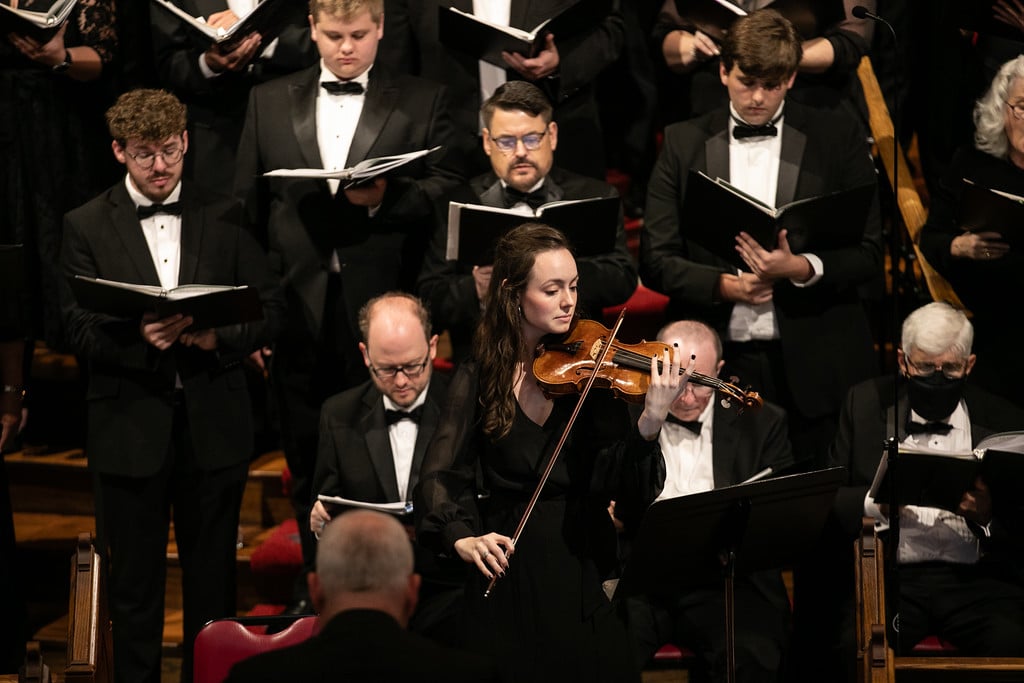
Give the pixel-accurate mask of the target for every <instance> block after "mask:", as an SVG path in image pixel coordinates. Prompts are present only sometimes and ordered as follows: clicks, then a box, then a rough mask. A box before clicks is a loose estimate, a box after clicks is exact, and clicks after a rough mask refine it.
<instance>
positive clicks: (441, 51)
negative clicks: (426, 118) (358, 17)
mask: <svg viewBox="0 0 1024 683" xmlns="http://www.w3.org/2000/svg"><path fill="white" fill-rule="evenodd" d="M386 4H387V15H388V25H389V29H388V33H387V35H386V36H385V39H384V42H383V43H382V44H381V61H382V62H383V63H385V64H389V65H391V66H393V67H394V68H396V69H400V70H402V71H403V72H406V73H414V74H417V75H419V76H422V77H424V78H429V79H430V80H432V81H435V82H437V83H443V84H444V85H446V86H447V87H448V89H449V92H450V94H451V98H452V102H454V105H453V111H452V116H453V118H454V120H455V125H456V126H458V128H459V129H460V130H463V131H466V132H468V133H471V134H473V135H477V134H478V133H479V132H480V128H481V121H480V106H481V104H482V103H483V102H486V101H487V100H488V99H489V98H490V97H491V95H492V94H493V93H494V91H495V89H496V88H498V86H500V85H501V84H503V83H505V82H507V81H512V80H525V81H528V82H530V83H533V84H534V85H536V86H537V87H538V88H540V89H541V90H543V91H544V94H545V95H546V96H547V97H548V99H549V100H550V101H551V102H553V103H554V119H555V121H557V122H558V125H559V126H561V128H562V130H563V137H562V151H561V153H560V154H559V156H560V158H561V165H562V166H563V167H564V168H567V169H569V170H572V171H574V172H576V173H581V174H583V175H586V176H590V177H592V178H599V179H602V180H603V179H604V177H605V170H606V168H605V166H606V164H605V155H604V141H603V137H602V133H601V124H600V114H599V112H598V107H597V100H596V99H595V96H594V82H595V81H596V80H597V78H598V76H599V75H600V74H601V73H602V72H603V71H604V70H605V69H606V68H607V67H608V66H610V65H611V64H613V63H614V62H615V61H616V60H618V58H619V55H620V54H621V52H622V46H623V43H624V41H625V28H624V26H623V20H622V16H621V15H620V13H619V9H618V6H619V2H618V0H583V2H582V3H581V7H580V8H578V9H580V10H583V11H582V12H579V13H577V9H574V10H573V11H574V15H573V17H572V18H571V20H569V21H567V22H566V24H557V23H556V26H557V27H558V28H556V32H557V35H554V34H549V35H548V36H547V38H546V39H545V42H544V46H543V48H542V49H541V50H540V52H538V53H537V54H536V55H534V56H533V57H531V58H526V57H524V56H522V55H520V54H515V53H505V55H504V60H505V64H503V65H500V66H496V65H494V64H490V63H488V62H484V61H482V60H479V59H477V58H476V57H475V56H474V55H472V54H469V53H468V52H464V51H463V50H462V49H460V47H461V46H460V45H458V44H455V45H452V44H445V43H442V42H441V39H440V33H439V27H438V9H439V8H442V9H447V8H448V7H449V6H451V7H454V8H455V9H458V10H461V11H463V12H467V13H470V14H473V15H475V16H477V17H480V18H481V19H483V20H485V21H488V22H490V23H492V24H497V25H501V26H512V27H516V28H519V29H523V30H526V31H532V30H533V29H534V28H535V27H537V26H538V25H539V24H541V23H542V22H544V21H547V20H548V19H551V18H552V17H554V16H555V15H557V14H559V13H560V12H561V11H562V10H564V9H565V8H566V7H567V6H568V5H571V4H572V3H567V2H565V0H506V2H481V1H480V0H436V1H435V0H426V1H424V0H387V3H386ZM484 125H486V124H484ZM484 168H485V167H478V168H476V169H475V170H476V171H477V172H482V171H483V170H484Z"/></svg>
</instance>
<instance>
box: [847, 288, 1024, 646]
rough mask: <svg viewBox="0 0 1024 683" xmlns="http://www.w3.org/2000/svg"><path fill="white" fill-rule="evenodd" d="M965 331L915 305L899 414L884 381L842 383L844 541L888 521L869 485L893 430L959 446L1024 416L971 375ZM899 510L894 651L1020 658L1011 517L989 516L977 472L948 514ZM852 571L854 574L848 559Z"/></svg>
mask: <svg viewBox="0 0 1024 683" xmlns="http://www.w3.org/2000/svg"><path fill="white" fill-rule="evenodd" d="M973 337H974V330H973V328H972V326H971V323H970V321H969V320H968V319H967V317H966V316H965V315H964V314H963V312H962V311H959V310H957V309H955V308H953V307H951V306H949V305H947V304H944V303H931V304H928V305H926V306H923V307H921V308H919V309H917V310H916V311H914V312H913V313H911V314H910V315H909V316H908V317H907V319H906V321H905V322H904V323H903V335H902V343H901V348H900V349H899V355H898V362H899V368H900V374H901V379H900V386H899V398H898V409H897V408H894V407H893V388H894V387H893V379H892V378H891V377H885V378H879V379H875V380H870V381H868V382H865V383H862V384H859V385H857V386H855V387H854V388H853V389H851V390H850V394H849V396H848V397H847V400H846V404H845V406H844V408H843V412H842V414H841V416H840V423H839V432H838V435H837V437H836V441H835V443H834V444H833V448H832V452H831V460H832V464H833V465H839V466H844V467H846V468H847V469H848V471H849V481H848V485H847V486H844V487H843V488H841V489H840V491H839V494H838V496H837V500H836V511H837V514H838V518H839V522H840V524H841V525H842V527H843V529H844V531H846V532H847V533H848V534H849V535H850V536H851V537H852V536H853V535H854V534H856V533H857V531H858V530H859V528H860V523H861V522H860V520H861V517H862V515H868V516H871V517H874V518H875V520H876V522H877V523H878V525H879V528H887V527H888V522H889V514H888V513H889V510H888V506H887V505H886V503H887V501H884V500H874V499H873V498H871V497H870V496H869V495H868V489H869V486H870V484H871V482H872V479H873V478H874V475H875V471H876V469H877V467H878V464H879V462H880V460H881V458H882V457H883V456H884V452H883V446H882V444H883V442H884V440H885V438H886V437H887V436H889V435H890V434H892V433H893V432H894V431H895V432H896V433H897V438H898V439H899V442H900V445H901V446H902V447H908V448H913V449H915V450H923V449H924V450H930V451H945V452H966V451H970V450H971V449H973V448H974V447H975V446H976V445H977V443H978V442H979V441H980V440H981V439H982V438H984V437H986V436H988V435H989V434H992V433H995V432H1001V431H1008V430H1015V429H1022V428H1024V413H1021V412H1020V411H1019V410H1018V409H1016V408H1015V407H1014V406H1012V405H1010V404H1009V403H1007V402H1005V401H1003V400H1002V399H1000V398H997V397H995V396H993V395H992V394H989V393H987V392H985V391H983V390H981V389H979V388H978V387H976V386H972V385H971V384H970V382H969V381H968V378H969V376H970V374H971V369H972V368H973V367H974V362H975V356H974V354H973V353H971V344H972V342H973ZM899 515H900V517H899V547H898V548H897V550H896V553H897V563H898V564H899V601H898V605H899V607H898V609H899V622H898V623H899V636H900V637H899V640H898V647H899V649H900V650H901V651H902V652H904V653H905V652H907V651H909V650H911V649H913V647H914V646H915V645H916V644H917V643H918V642H920V641H921V639H922V638H924V637H925V636H927V635H931V634H934V635H939V636H940V637H942V638H943V639H945V640H947V641H949V642H951V643H952V644H954V645H956V647H957V648H958V650H959V651H960V653H961V654H966V655H985V656H1016V657H1019V656H1024V573H1022V570H1021V567H1022V566H1024V565H1022V564H1021V562H1020V561H1021V557H1022V556H1021V553H1022V550H1021V549H1022V547H1024V546H1022V544H1021V541H1022V540H1024V539H1022V537H1021V533H1020V532H1021V526H1020V523H1021V519H1019V518H1016V517H1019V515H1015V518H1014V519H1008V518H1000V517H999V516H998V515H997V516H993V507H992V498H991V496H990V494H989V489H988V486H987V485H986V482H985V481H984V479H982V478H979V479H977V480H976V481H975V483H974V489H973V490H971V491H969V492H967V493H965V494H964V496H963V499H962V501H961V503H960V506H959V507H958V509H957V510H956V511H955V512H951V511H947V510H942V509H939V508H926V507H917V506H911V505H907V506H901V508H900V510H899ZM848 566H849V571H850V572H851V573H852V567H853V563H852V560H851V561H850V562H849V563H848ZM851 578H852V577H851ZM850 585H851V586H852V585H853V584H852V580H851V582H850ZM891 621H892V620H891V619H890V623H891Z"/></svg>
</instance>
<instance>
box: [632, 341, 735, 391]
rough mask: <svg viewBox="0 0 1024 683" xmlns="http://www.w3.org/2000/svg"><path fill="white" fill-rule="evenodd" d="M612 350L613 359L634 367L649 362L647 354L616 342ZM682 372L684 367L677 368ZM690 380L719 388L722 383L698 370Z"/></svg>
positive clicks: (647, 364)
mask: <svg viewBox="0 0 1024 683" xmlns="http://www.w3.org/2000/svg"><path fill="white" fill-rule="evenodd" d="M612 350H613V351H615V357H614V360H616V361H620V360H621V361H626V362H625V363H623V365H626V364H628V363H632V364H633V368H634V369H637V370H644V369H646V368H647V367H649V366H650V364H651V359H650V357H649V356H645V355H643V354H642V353H637V352H636V351H630V350H629V349H625V348H623V347H621V346H619V345H618V344H613V345H612ZM683 372H684V369H683V368H679V374H683ZM690 381H692V382H695V383H697V384H703V385H704V386H708V387H712V388H714V389H721V388H722V386H723V384H724V382H723V380H721V379H718V378H715V377H708V376H707V375H702V374H700V373H699V372H695V373H693V375H692V376H691V377H690Z"/></svg>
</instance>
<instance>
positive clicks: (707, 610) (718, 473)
mask: <svg viewBox="0 0 1024 683" xmlns="http://www.w3.org/2000/svg"><path fill="white" fill-rule="evenodd" d="M658 341H662V342H665V343H666V344H669V345H672V346H678V348H679V349H681V350H682V351H683V352H684V353H692V354H694V355H695V356H696V357H697V365H696V367H695V368H694V372H697V373H700V374H702V375H705V376H706V377H718V375H719V373H720V372H721V370H722V366H723V365H724V364H725V361H724V360H723V359H722V343H721V341H720V340H719V338H718V335H717V334H716V333H715V331H714V330H713V329H711V328H710V327H709V326H707V325H705V324H704V323H701V322H697V321H695V320H681V321H677V322H674V323H670V324H669V325H667V326H666V327H665V328H663V329H662V330H661V331H660V332H659V333H658ZM714 394H715V390H714V389H713V388H711V387H703V386H700V385H698V384H696V383H694V382H693V381H692V380H691V382H690V383H689V385H688V387H687V389H686V391H685V392H684V393H683V395H682V396H680V397H679V398H677V399H676V400H675V402H674V403H673V404H672V406H671V407H670V408H669V415H668V419H667V420H666V422H665V426H664V427H662V428H661V434H660V435H659V436H658V441H659V442H660V443H661V452H662V455H663V456H664V458H665V469H666V472H665V485H664V487H663V488H662V490H661V493H660V494H659V495H658V500H664V499H666V498H675V497H677V496H686V495H690V494H693V493H700V492H702V491H710V490H711V489H715V488H721V487H723V486H732V485H733V484H739V483H741V482H743V481H746V480H747V479H749V478H751V477H753V476H755V475H758V474H762V473H763V472H764V470H765V469H767V468H771V469H772V473H778V472H780V471H781V470H783V469H785V468H787V467H789V466H790V465H791V464H792V462H793V452H792V449H791V447H790V445H789V440H788V439H787V438H786V414H785V413H784V412H783V411H782V410H781V409H780V408H779V407H778V406H775V405H773V404H771V403H766V404H765V405H764V406H763V407H762V408H761V409H760V410H757V411H753V410H752V411H744V412H742V413H740V412H739V411H737V410H736V408H735V406H733V407H725V406H723V405H722V403H721V401H719V400H718V398H717V397H716V396H715V395H714ZM735 591H736V602H735V605H736V607H735V629H736V680H738V681H770V680H776V678H777V676H778V673H779V671H780V668H781V665H782V661H783V656H784V653H785V651H786V647H787V644H788V641H789V598H788V597H787V595H786V588H785V586H784V585H783V583H782V576H781V574H780V572H779V570H778V569H769V570H764V571H760V572H756V573H754V574H751V575H749V576H742V577H739V578H737V580H736V583H735ZM724 601H725V596H724V594H723V592H722V588H721V585H720V584H715V585H713V586H698V587H692V588H690V589H687V590H686V591H684V592H683V593H682V594H681V595H678V596H674V597H666V596H659V595H644V596H640V597H637V598H630V599H628V600H627V601H626V610H627V614H628V618H629V632H630V634H631V635H632V637H633V641H634V648H635V651H636V655H637V663H638V665H639V666H644V665H646V664H647V663H648V662H649V661H650V659H651V657H652V656H653V655H654V653H655V652H656V651H657V650H658V648H659V647H661V646H662V645H664V644H665V643H673V644H675V645H677V646H679V647H684V648H687V649H690V650H692V651H693V652H695V653H696V654H697V656H698V657H699V658H700V660H701V666H702V667H703V668H704V670H705V672H706V675H707V676H708V677H709V679H710V680H725V678H726V668H725V666H726V662H725V655H726V642H725V618H724V616H723V615H724V609H725V602H724Z"/></svg>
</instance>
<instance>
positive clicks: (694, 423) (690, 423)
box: [665, 413, 700, 436]
mask: <svg viewBox="0 0 1024 683" xmlns="http://www.w3.org/2000/svg"><path fill="white" fill-rule="evenodd" d="M665 422H671V423H672V424H674V425H679V426H680V427H686V428H687V429H689V430H690V431H691V432H693V433H694V434H696V435H697V436H700V420H680V419H679V418H678V417H676V416H675V415H673V414H672V413H669V414H668V415H666V416H665Z"/></svg>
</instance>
